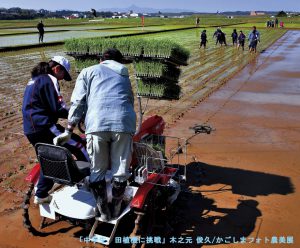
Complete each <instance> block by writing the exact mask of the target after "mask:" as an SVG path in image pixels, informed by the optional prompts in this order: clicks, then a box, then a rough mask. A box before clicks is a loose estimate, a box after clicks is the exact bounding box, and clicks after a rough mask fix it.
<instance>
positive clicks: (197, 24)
mask: <svg viewBox="0 0 300 248" xmlns="http://www.w3.org/2000/svg"><path fill="white" fill-rule="evenodd" d="M199 25H200V18H199V16H197V18H196V27H199Z"/></svg>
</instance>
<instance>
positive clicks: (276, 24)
mask: <svg viewBox="0 0 300 248" xmlns="http://www.w3.org/2000/svg"><path fill="white" fill-rule="evenodd" d="M278 22H279V21H278V18H276V19H275V28H278Z"/></svg>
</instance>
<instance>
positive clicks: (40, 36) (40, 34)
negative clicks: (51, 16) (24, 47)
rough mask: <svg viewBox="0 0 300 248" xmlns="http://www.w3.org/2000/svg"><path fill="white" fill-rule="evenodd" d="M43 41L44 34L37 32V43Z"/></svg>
mask: <svg viewBox="0 0 300 248" xmlns="http://www.w3.org/2000/svg"><path fill="white" fill-rule="evenodd" d="M43 41H44V32H39V42H43Z"/></svg>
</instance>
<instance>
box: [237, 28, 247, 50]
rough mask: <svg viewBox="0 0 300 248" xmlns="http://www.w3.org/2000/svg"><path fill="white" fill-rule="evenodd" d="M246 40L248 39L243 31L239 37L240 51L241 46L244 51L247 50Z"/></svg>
mask: <svg viewBox="0 0 300 248" xmlns="http://www.w3.org/2000/svg"><path fill="white" fill-rule="evenodd" d="M245 39H246V36H245V34H244V33H243V31H242V30H241V31H240V35H239V37H238V49H239V48H240V46H241V47H242V49H243V51H244V50H245V48H244V47H245Z"/></svg>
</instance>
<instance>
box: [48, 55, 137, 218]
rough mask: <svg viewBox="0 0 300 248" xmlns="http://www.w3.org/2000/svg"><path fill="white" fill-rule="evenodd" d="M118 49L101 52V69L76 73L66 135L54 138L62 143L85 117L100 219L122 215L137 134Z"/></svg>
mask: <svg viewBox="0 0 300 248" xmlns="http://www.w3.org/2000/svg"><path fill="white" fill-rule="evenodd" d="M122 58H123V56H122V54H121V53H120V51H119V50H117V49H108V50H107V51H105V52H104V53H103V57H102V59H101V61H100V64H98V65H94V66H91V67H88V68H85V69H83V70H82V71H81V73H80V74H79V76H78V78H77V81H76V85H75V88H74V91H73V93H72V97H71V103H72V105H71V108H70V110H69V115H68V127H67V129H66V132H65V133H63V134H61V135H60V136H58V137H56V138H55V139H54V144H63V143H64V142H66V141H67V140H68V139H69V138H70V135H71V134H72V131H73V128H74V127H75V126H76V124H77V123H78V122H79V121H80V120H81V119H82V118H83V117H84V116H85V126H86V131H85V133H86V138H87V151H88V153H89V155H90V158H91V163H92V166H91V175H90V188H91V190H92V192H93V194H94V196H95V198H96V202H97V207H98V209H99V211H100V214H101V218H102V219H103V220H106V221H107V220H109V219H111V217H113V218H116V217H118V215H119V214H120V210H121V203H122V198H123V195H124V192H125V188H126V185H127V179H128V178H129V176H130V173H129V166H130V163H131V156H132V148H133V146H132V145H133V140H132V137H133V134H134V133H135V129H136V114H135V112H134V97H133V92H132V88H131V83H130V80H129V74H128V69H127V68H126V67H125V66H124V65H122V64H121V61H122ZM109 165H111V172H112V175H113V182H112V185H113V188H112V195H113V201H112V206H113V210H112V213H111V212H110V210H109V208H108V203H107V193H106V182H105V174H106V171H107V169H108V167H109Z"/></svg>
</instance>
